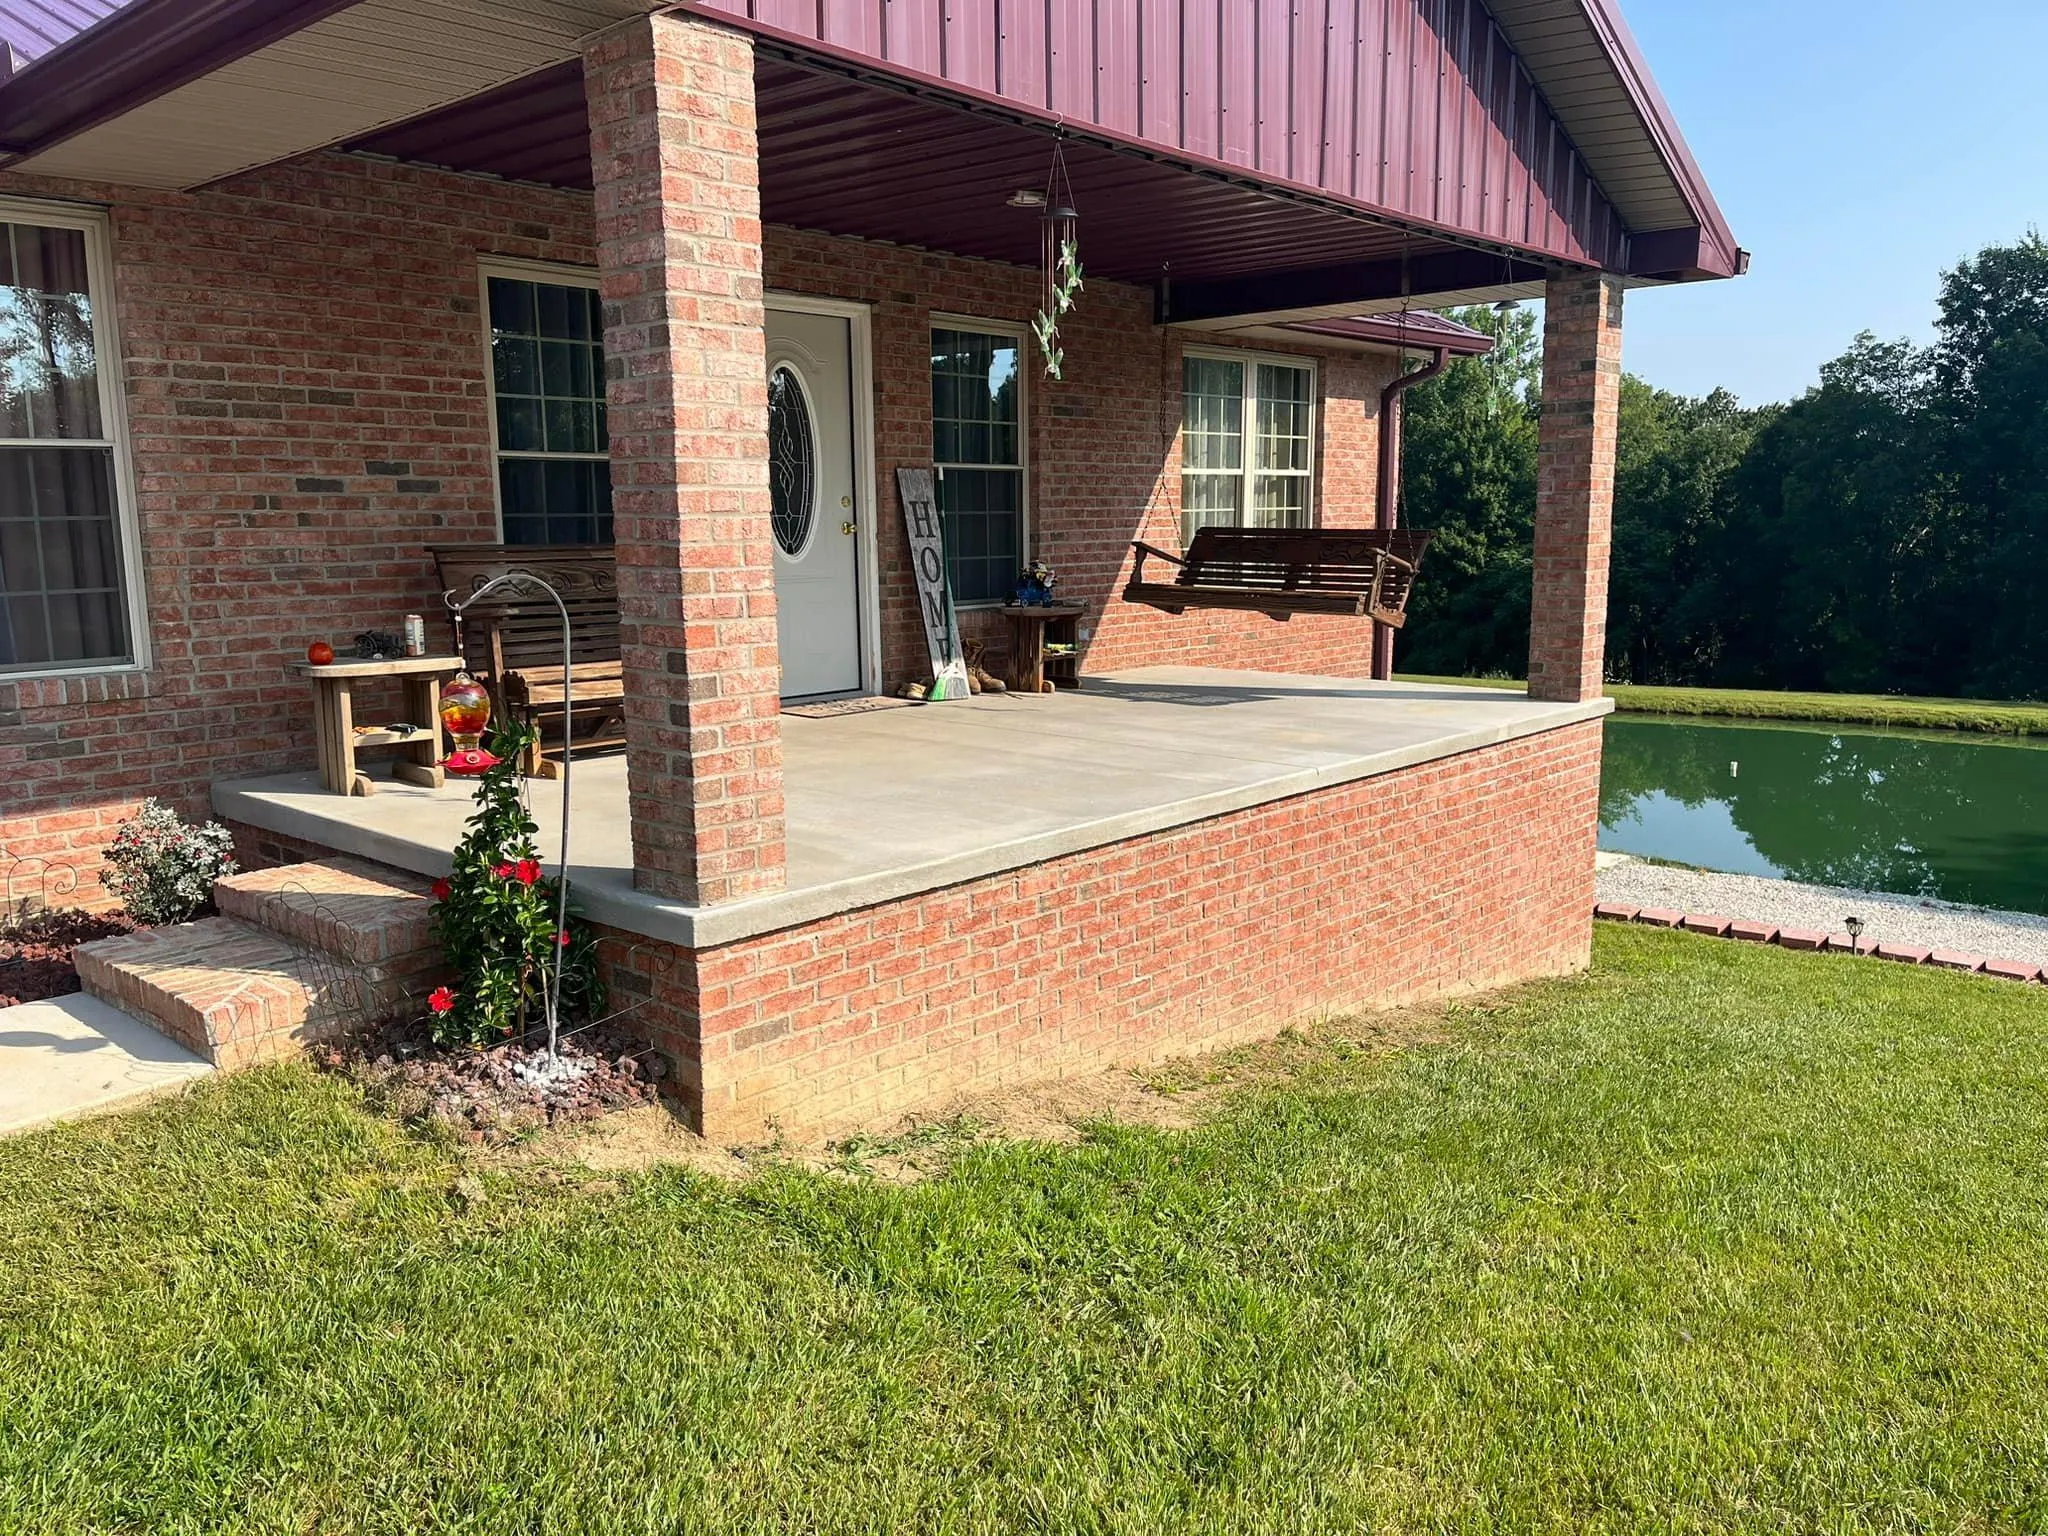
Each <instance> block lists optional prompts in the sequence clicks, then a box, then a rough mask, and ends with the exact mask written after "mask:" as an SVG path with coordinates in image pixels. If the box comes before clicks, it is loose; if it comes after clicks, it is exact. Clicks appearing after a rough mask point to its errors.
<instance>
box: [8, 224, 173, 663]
mask: <svg viewBox="0 0 2048 1536" xmlns="http://www.w3.org/2000/svg"><path fill="white" fill-rule="evenodd" d="M0 223H8V224H40V225H42V226H44V227H45V228H48V229H76V230H83V231H84V233H85V281H86V285H87V287H88V288H89V289H90V290H91V291H90V292H89V293H88V294H87V298H88V300H89V301H90V302H91V304H92V345H93V360H94V363H95V364H96V368H95V381H96V383H97V384H98V387H99V397H100V425H101V427H102V429H103V430H104V431H105V432H106V433H107V435H106V436H104V437H65V438H47V437H0V448H50V447H66V448H102V449H111V450H112V451H113V460H114V516H115V521H116V523H117V525H118V526H117V530H116V534H117V537H118V539H119V542H120V549H121V586H122V589H123V596H124V598H125V599H126V602H127V608H128V655H127V656H126V657H125V658H123V659H121V660H119V661H99V662H68V663H67V662H57V663H53V664H52V665H50V666H46V667H29V668H23V669H21V670H19V671H0V684H4V683H20V682H28V681H31V680H32V679H35V678H39V677H104V676H110V675H113V674H116V673H128V672H147V671H148V670H149V668H150V664H151V651H150V643H149V604H148V600H147V596H146V584H145V582H144V580H143V574H142V527H141V521H140V519H139V518H138V517H137V515H136V510H135V463H134V448H133V446H132V444H131V441H130V439H129V435H128V410H127V403H128V402H127V391H126V390H125V389H124V388H123V387H122V386H123V381H124V380H125V378H126V376H127V370H126V366H125V358H124V355H123V353H122V351H121V334H120V327H119V325H118V324H117V322H116V321H115V318H114V261H113V250H112V242H111V240H110V239H109V234H108V223H107V216H106V214H105V213H103V212H102V211H100V210H99V209H97V208H82V207H80V206H78V205H77V204H75V203H50V202H42V201H39V200H37V199H35V198H16V197H0Z"/></svg>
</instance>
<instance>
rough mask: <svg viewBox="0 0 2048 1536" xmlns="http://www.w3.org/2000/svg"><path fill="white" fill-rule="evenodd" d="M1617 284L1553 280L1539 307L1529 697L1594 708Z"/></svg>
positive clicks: (1613, 428)
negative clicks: (1539, 411)
mask: <svg viewBox="0 0 2048 1536" xmlns="http://www.w3.org/2000/svg"><path fill="white" fill-rule="evenodd" d="M1621 304H1622V289H1621V283H1620V281H1619V280H1618V279H1616V278H1611V277H1604V276H1602V275H1600V274H1598V273H1594V274H1592V275H1590V276H1587V275H1582V274H1581V275H1573V276H1570V277H1554V278H1552V279H1551V280H1550V284H1549V287H1548V288H1547V290H1546V291H1545V295H1544V306H1543V432H1542V442H1541V444H1540V446H1539V447H1538V449H1537V461H1536V539H1535V546H1536V547H1535V575H1534V582H1533V590H1532V591H1531V594H1530V597H1531V606H1530V614H1529V693H1530V695H1531V696H1532V697H1534V698H1539V699H1560V700H1566V701H1574V702H1575V701H1577V700H1580V699H1596V698H1598V697H1599V696H1600V693H1601V689H1602V686H1603V681H1604V671H1605V662H1606V656H1607V565H1608V555H1609V551H1610V549H1611V547H1612V543H1613V520H1614V455H1615V447H1616V443H1617V440H1618V435H1619V431H1620V422H1621Z"/></svg>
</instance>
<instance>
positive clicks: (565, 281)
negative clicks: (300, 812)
mask: <svg viewBox="0 0 2048 1536" xmlns="http://www.w3.org/2000/svg"><path fill="white" fill-rule="evenodd" d="M494 277H504V278H510V279H512V280H513V281H514V282H522V283H551V284H553V285H554V286H555V287H557V288H588V289H590V290H592V291H593V292H595V291H596V289H597V286H598V276H597V269H596V268H595V267H577V266H571V265H569V264H568V263H567V262H558V261H525V260H522V259H521V258H519V257H516V256H486V257H484V258H483V259H482V260H480V261H479V262H478V263H477V269H476V295H477V306H478V315H479V317H480V319H481V322H482V329H483V348H484V354H483V355H484V400H485V404H486V406H487V407H488V409H489V412H490V417H491V501H492V504H493V508H492V510H493V512H494V514H495V516H496V517H497V520H498V542H499V543H500V544H502V543H504V542H505V487H504V484H503V481H502V479H501V477H500V475H499V473H498V470H499V460H500V459H501V458H503V456H504V450H503V449H501V448H500V447H499V446H498V367H497V359H496V357H495V355H494V354H493V352H492V350H491V279H492V278H494ZM603 339H604V338H603V337H602V336H600V337H599V338H598V340H599V341H600V343H601V342H602V341H603ZM605 443H606V445H607V446H606V449H605V451H604V452H603V453H530V452H528V451H527V450H526V449H524V448H520V449H516V450H514V457H516V458H521V459H559V460H563V461H565V462H568V463H574V464H593V463H603V464H606V465H609V464H610V463H611V458H612V456H611V450H610V446H609V445H610V443H611V431H610V427H609V425H607V427H606V431H605Z"/></svg>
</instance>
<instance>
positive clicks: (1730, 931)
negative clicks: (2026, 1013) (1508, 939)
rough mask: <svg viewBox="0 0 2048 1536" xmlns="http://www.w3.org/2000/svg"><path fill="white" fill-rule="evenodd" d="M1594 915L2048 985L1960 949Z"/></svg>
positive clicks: (1611, 910) (1641, 914) (1726, 921)
mask: <svg viewBox="0 0 2048 1536" xmlns="http://www.w3.org/2000/svg"><path fill="white" fill-rule="evenodd" d="M1593 915H1594V916H1595V917H1598V918H1605V919H1606V920H1607V921H1609V922H1614V923H1647V924H1648V925H1649V926H1651V927H1653V928H1683V929H1685V930H1686V931H1687V932H1688V933H1703V934H1706V935H1708V936H1709V937H1710V938H1717V939H1740V940H1742V941H1743V942H1744V943H1748V944H1776V945H1777V946H1778V947H1779V948H1780V949H1805V950H1821V949H1824V950H1829V951H1832V952H1834V953H1838V954H1852V953H1853V954H1858V955H1875V956H1877V958H1878V959H1880V960H1894V961H1897V962H1899V963H1900V964H1902V965H1933V966H1939V967H1940V968H1941V969H1943V970H1948V971H1967V972H1972V973H1976V974H1981V975H1985V976H1997V977H2000V978H2001V979H2003V980H2005V981H2032V982H2042V983H2048V968H2043V967H2041V966H2038V965H2031V964H2029V963H2028V962H2026V961H2024V960H1993V959H1988V958H1986V957H1985V956H1983V955H1973V954H1968V953H1965V952H1964V951H1962V950H1956V949H1926V948H1923V947H1921V946H1920V945H1918V944H1881V943H1879V942H1878V941H1877V940H1876V939H1867V938H1852V937H1850V936H1849V935H1848V934H1846V933H1822V932H1821V931H1820V930H1818V929H1815V928H1778V927H1775V926H1773V925H1772V924H1770V923H1753V922H1749V921H1747V920H1744V919H1740V918H1729V917H1722V916H1720V915H1719V914H1717V913H1713V912H1680V911H1678V910H1676V909H1675V908H1672V907H1631V906H1628V905H1627V904H1625V903H1623V902H1618V901H1602V902H1597V903H1595V904H1594V907H1593Z"/></svg>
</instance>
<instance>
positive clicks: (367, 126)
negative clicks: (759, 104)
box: [19, 0, 655, 187]
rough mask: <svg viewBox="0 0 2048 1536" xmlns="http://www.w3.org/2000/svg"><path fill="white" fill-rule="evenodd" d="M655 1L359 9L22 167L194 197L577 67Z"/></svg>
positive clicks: (384, 1)
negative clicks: (605, 36) (498, 89)
mask: <svg viewBox="0 0 2048 1536" xmlns="http://www.w3.org/2000/svg"><path fill="white" fill-rule="evenodd" d="M654 8H655V5H654V3H653V0H361V3H360V4H357V5H353V6H350V7H349V8H348V9H347V10H345V11H341V12H338V13H337V14H335V15H333V16H330V17H328V18H327V19H326V20H324V21H318V22H315V23H314V24H313V25H311V26H309V27H306V28H304V29H303V30H301V31H298V32H295V33H293V34H292V35H291V36H290V37H287V38H283V39H281V40H280V41H278V42H275V43H272V44H271V45H270V46H269V47H267V48H261V49H258V50H257V51H256V52H254V53H252V54H249V55H248V56H246V57H244V58H241V59H237V60H236V61H235V62H233V63H231V64H227V65H224V66H222V67H221V68H220V69H217V70H215V71H214V72H213V73H211V74H209V75H206V76H205V77H203V78H201V79H198V80H194V81H192V82H191V83H189V84H187V85H182V86H179V87H178V88H177V89H175V90H172V91H168V92H166V93H165V94H164V95H162V96H159V97H157V98H155V99H154V100H152V101H148V102H145V103H143V104H142V105H141V106H139V107H137V108H135V109H134V110H133V111H131V112H127V113H124V114H123V115H122V116H120V117H117V118H114V119H112V120H110V121H108V122H104V123H101V124H99V125H98V126H96V127H93V128H88V129H87V130H86V131H85V132H83V133H80V134H78V135H76V136H75V137H72V138H69V139H66V140H64V141H63V142H62V143H60V144H56V145H53V146H52V147H51V148H49V149H47V150H45V151H43V153H41V154H39V155H35V156H32V157H31V158H29V159H27V160H24V161H21V162H19V168H21V169H24V170H31V171H35V172H38V173H40V174H42V175H46V176H71V177H77V178H79V179H80V180H85V181H110V182H116V183H119V184H122V185H127V186H143V187H196V186H200V185H202V184H204V183H206V182H209V181H217V180H219V179H220V178H221V177H223V176H229V175H232V174H233V173H235V172H236V171H243V170H248V169H250V168H251V167H254V166H259V165H268V164H270V163H271V162H273V161H276V160H283V159H288V158H289V157H291V156H293V155H297V154H303V153H305V152H306V151H307V150H312V149H319V148H321V147H322V146H324V145H328V144H333V143H336V142H338V141H340V140H342V139H346V138H351V137H353V136H355V135H357V134H361V133H366V132H368V131H370V130H371V129H373V128H379V127H382V126H384V125H385V124H387V123H395V122H401V121H403V120H405V119H406V118H410V117H417V116H418V115H419V114H421V113H422V112H428V111H431V110H433V109H434V108H436V107H441V106H446V105H447V104H449V103H451V102H456V101H460V100H462V99H463V98H464V97H467V96H474V95H476V94H477V93H478V92H480V91H487V90H490V89H491V88H493V87H494V86H498V85H503V84H504V83H505V82H506V81H508V80H515V79H517V78H518V77H519V76H521V75H525V74H529V73H531V72H532V71H534V70H536V69H541V68H544V67H545V66H547V65H550V64H558V63H560V62H562V61H563V60H565V59H571V58H574V57H576V55H577V54H578V53H579V52H580V43H581V40H582V39H583V38H585V37H587V36H589V35H590V34H591V33H594V32H598V31H601V30H603V29H604V28H605V27H607V26H610V25H612V24H613V23H615V22H618V21H622V20H624V19H625V18H627V17H629V16H635V15H639V14H640V13H642V12H644V11H648V10H652V9H654Z"/></svg>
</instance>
